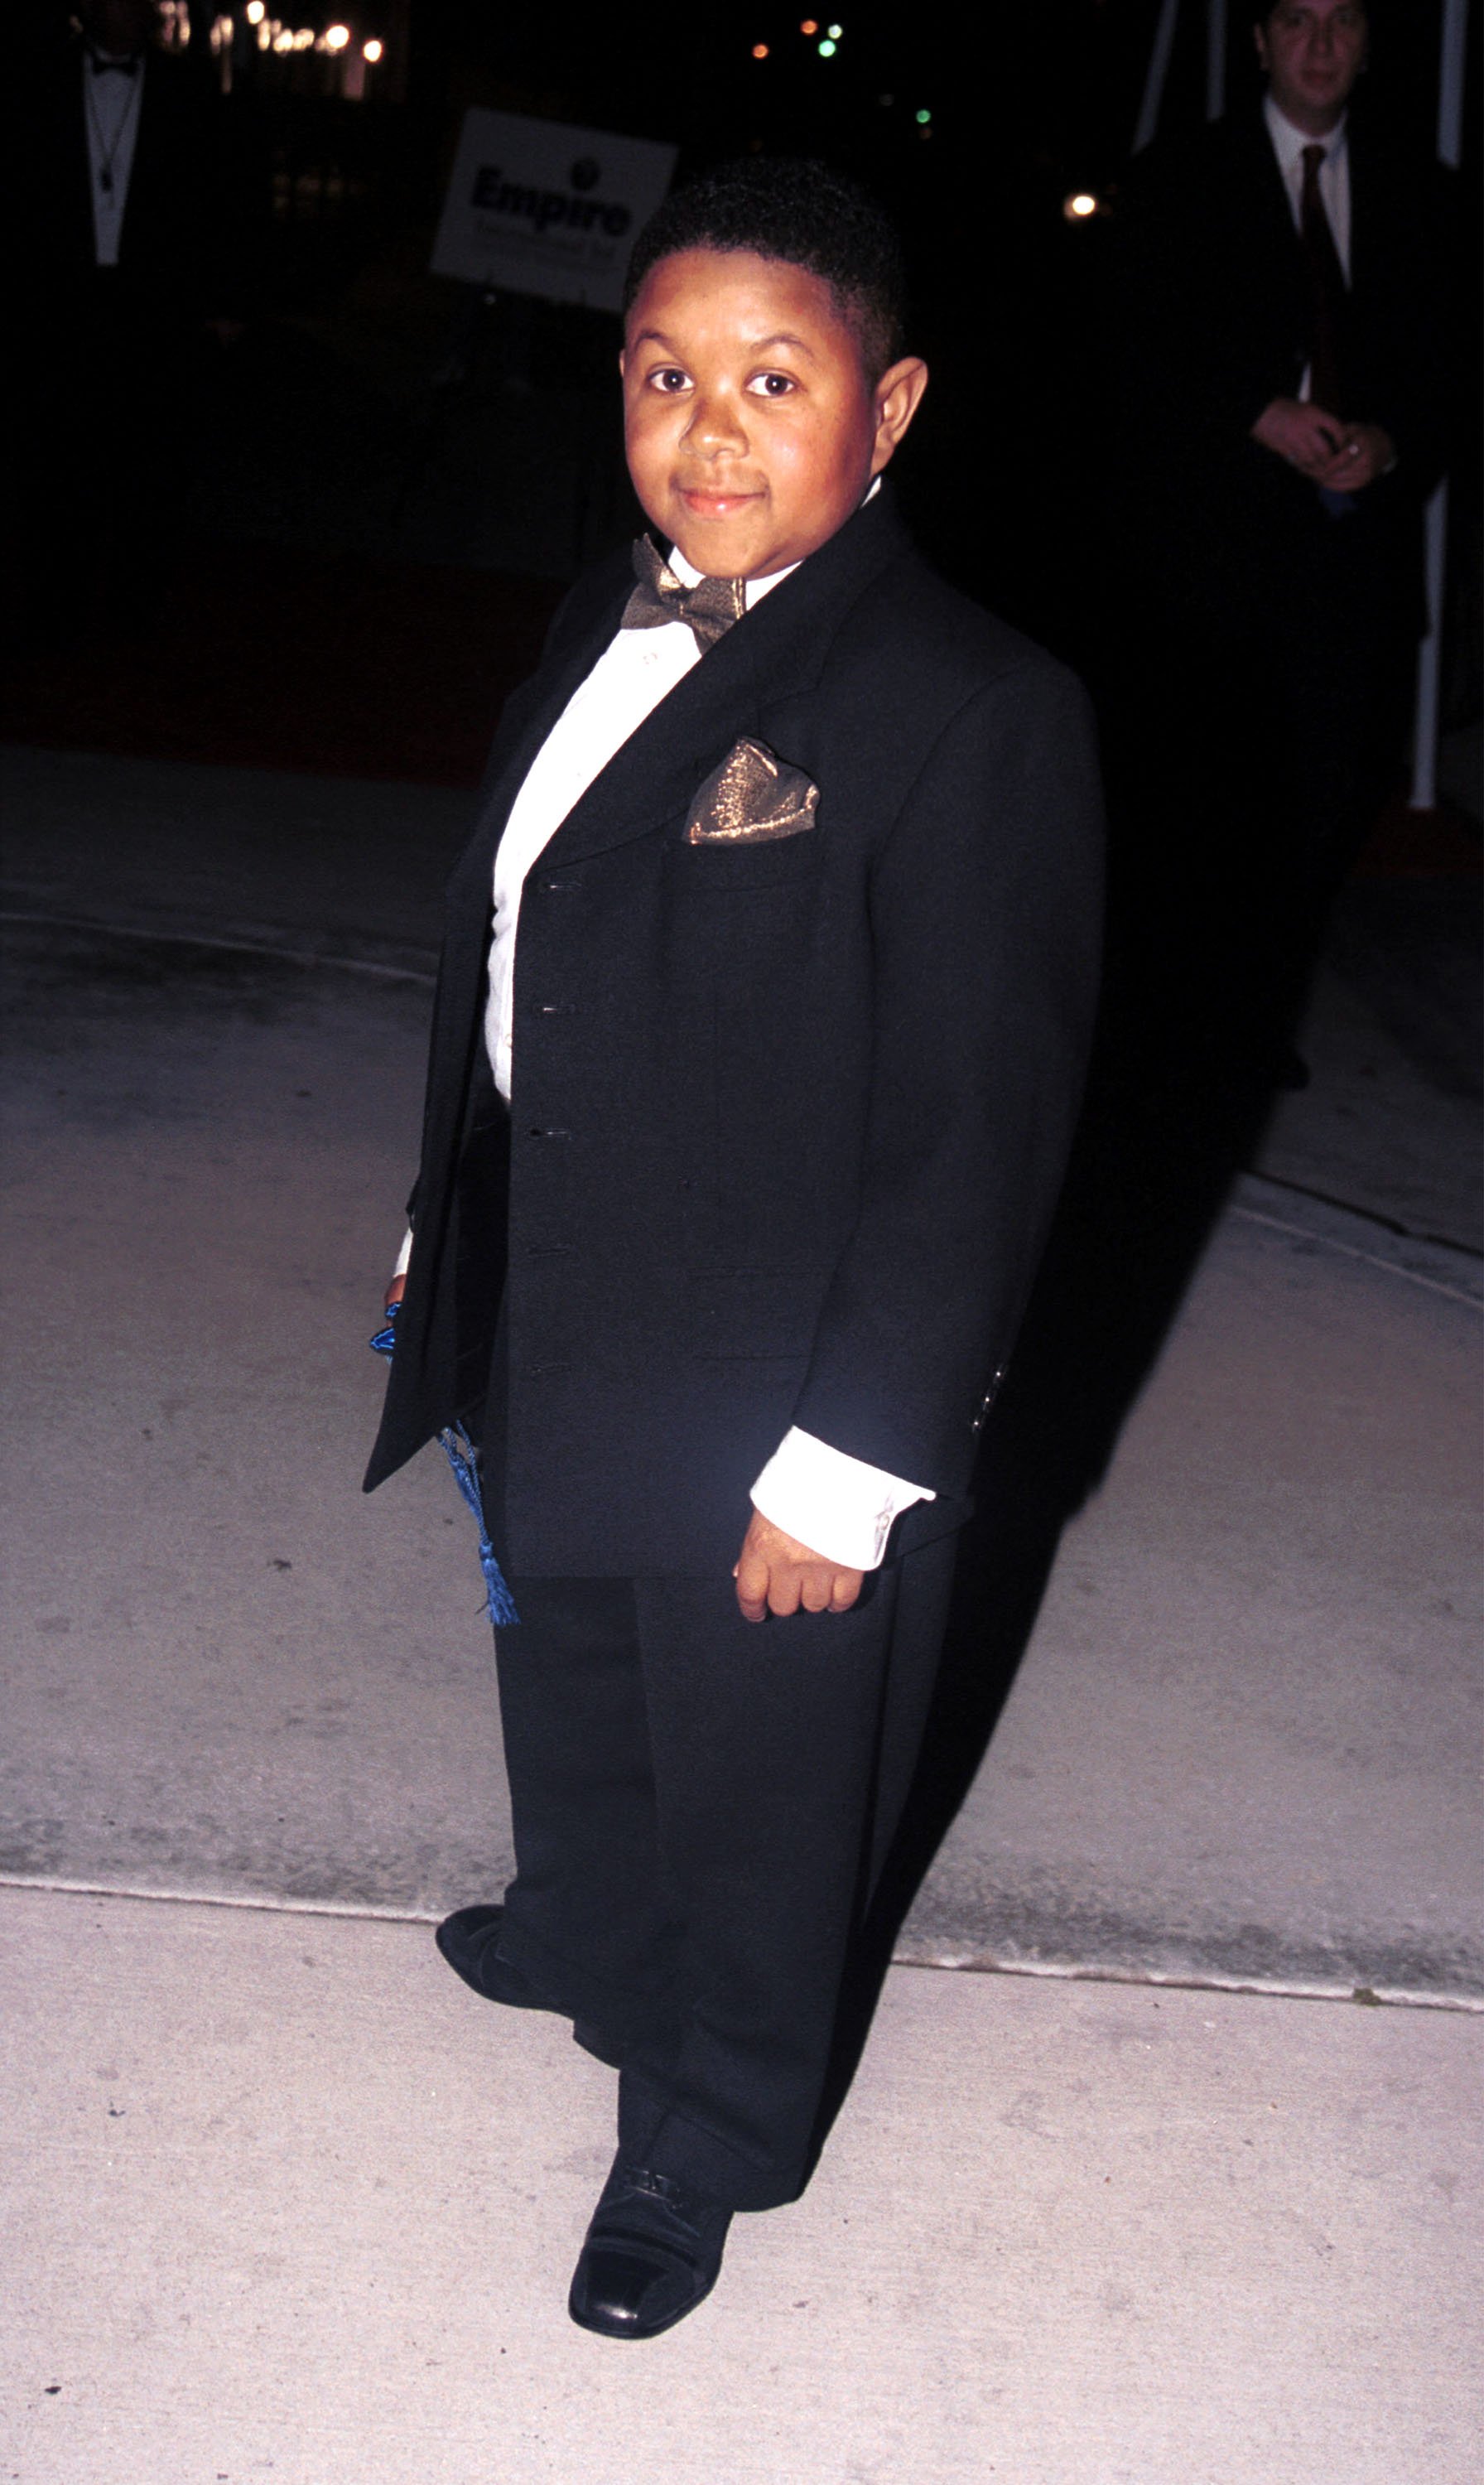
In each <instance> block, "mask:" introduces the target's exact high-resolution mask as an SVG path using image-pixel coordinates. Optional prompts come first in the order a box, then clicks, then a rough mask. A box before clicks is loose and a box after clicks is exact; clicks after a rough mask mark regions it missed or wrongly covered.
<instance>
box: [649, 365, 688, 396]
mask: <svg viewBox="0 0 1484 2485" xmlns="http://www.w3.org/2000/svg"><path fill="white" fill-rule="evenodd" d="M689 385H690V383H689V381H688V378H687V376H686V374H685V372H684V371H679V370H676V369H675V368H674V366H673V364H670V363H665V364H663V365H661V369H659V370H657V371H651V372H650V374H649V386H650V387H651V388H652V389H658V390H659V391H660V394H661V396H679V395H680V392H681V390H682V389H683V388H688V387H689Z"/></svg>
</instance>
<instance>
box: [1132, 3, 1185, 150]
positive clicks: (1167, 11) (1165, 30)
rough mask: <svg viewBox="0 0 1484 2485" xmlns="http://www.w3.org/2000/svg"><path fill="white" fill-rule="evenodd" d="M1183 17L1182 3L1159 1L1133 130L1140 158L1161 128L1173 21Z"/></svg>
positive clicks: (1172, 35) (1135, 145) (1172, 38)
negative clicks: (1156, 19) (1157, 17)
mask: <svg viewBox="0 0 1484 2485" xmlns="http://www.w3.org/2000/svg"><path fill="white" fill-rule="evenodd" d="M1179 14H1180V0H1160V12H1159V23H1158V25H1157V26H1156V27H1155V29H1154V49H1153V50H1152V52H1150V54H1149V68H1148V74H1147V77H1146V79H1145V81H1144V100H1143V102H1142V103H1141V104H1140V106H1139V119H1138V123H1137V125H1136V126H1135V129H1134V153H1135V154H1136V155H1141V154H1142V153H1143V152H1144V150H1145V149H1146V147H1147V145H1148V143H1149V140H1150V139H1151V138H1152V137H1153V135H1154V132H1155V130H1156V129H1157V128H1158V126H1159V107H1160V105H1161V104H1162V103H1163V101H1164V99H1165V79H1166V77H1167V76H1168V74H1169V70H1170V55H1171V53H1172V51H1173V50H1174V21H1175V19H1176V18H1177V17H1178V15H1179Z"/></svg>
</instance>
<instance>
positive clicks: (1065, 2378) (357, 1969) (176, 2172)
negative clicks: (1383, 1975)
mask: <svg viewBox="0 0 1484 2485" xmlns="http://www.w3.org/2000/svg"><path fill="white" fill-rule="evenodd" d="M0 1924H3V1925H4V1927H5V1934H6V1940H7V1946H8V1949H9V1950H10V1953H11V1958H12V1977H13V2001H12V2004H11V2007H10V2008H9V2010H8V2013H7V2016H8V2021H9V2031H10V2033H9V2038H8V2050H9V2053H10V2057H11V2063H12V2067H11V2070H10V2072H9V2074H8V2077H7V2088H8V2091H9V2100H8V2106H7V2112H6V2117H5V2121H6V2144H5V2154H6V2159H7V2161H8V2173H9V2180H8V2190H9V2193H10V2197H11V2201H12V2215H13V2229H12V2235H11V2240H10V2245H9V2250H8V2273H9V2274H8V2278H7V2289H6V2292H7V2297H8V2310H7V2317H6V2322H5V2333H6V2339H5V2345H4V2347H3V2350H0V2354H3V2358H4V2371H5V2388H4V2392H3V2398H4V2405H5V2409H6V2415H5V2417H4V2418H3V2419H0V2421H3V2425H4V2436H3V2439H4V2445H5V2450H6V2452H7V2453H8V2454H9V2455H8V2456H7V2457H6V2458H5V2460H4V2465H3V2469H0V2473H3V2474H5V2475H6V2476H8V2477H11V2478H13V2479H15V2480H17V2485H212V2480H216V2485H256V2480H257V2479H259V2478H269V2477H271V2478H272V2479H273V2480H274V2485H651V2480H654V2479H659V2478H662V2479H664V2480H665V2485H984V2480H988V2479H993V2480H996V2485H1472V2480H1473V2478H1474V2477H1475V2476H1476V2475H1477V2472H1478V2469H1477V2447H1478V2442H1477V2429H1476V2428H1477V2423H1478V2417H1479V2407H1478V2400H1477V2394H1476V2380H1475V2377H1476V2374H1477V2371H1478V2369H1479V2365H1478V2356H1477V2350H1478V2346H1479V2343H1480V2342H1479V2338H1478V2318H1477V2306H1478V2302H1479V2300H1480V2298H1479V2289H1478V2277H1479V2271H1478V2254H1477V2250H1476V2241H1477V2233H1478V2206H1479V2189H1480V2186H1479V2166H1478V2149H1477V2145H1476V2136H1475V2142H1474V2144H1472V2145H1471V2144H1470V2143H1469V2141H1468V2138H1467V2134H1468V2132H1469V2128H1470V2124H1471V2119H1472V2116H1473V2109H1474V2104H1475V2095H1474V2090H1475V2086H1476V2081H1477V2073H1478V2067H1479V2062H1478V2058H1479V2052H1480V2045H1481V2039H1484V2022H1481V2021H1480V2020H1479V2019H1478V2018H1476V2017H1472V2016H1466V2015H1462V2014H1458V2013H1455V2012H1451V2011H1443V2010H1387V2009H1369V2010H1367V2009H1361V2008H1358V2007H1356V2006H1355V2005H1353V2004H1347V2003H1319V2002H1307V2003H1306V2002H1291V2001H1285V2000H1282V1999H1276V1998H1263V1997H1258V1996H1254V1995H1233V1994H1228V1993H1216V1994H1213V1993H1193V1992H1170V1991H1168V1990H1167V1991H1164V1992H1157V1991H1154V1990H1152V1989H1150V1988H1149V1987H1147V1986H1142V1987H1128V1986H1119V1985H1108V1984H1092V1983H1089V1984H1047V1983H1044V1982H1041V1981H1039V1980H1035V1979H1031V1978H1024V1977H1005V1976H945V1975H940V1974H939V1975H934V1974H931V1973H925V1972H923V1971H921V1970H914V1969H911V1968H898V1969H896V1970H894V1971H893V1974H892V1977H891V1979H890V1981H889V1983H888V1986H887V1991H886V1995H885V1998H884V2001H883V2004H882V2007H881V2010H880V2012H879V2014H878V2018H877V2027H876V2031H875V2034H874V2038H873V2042H872V2045H871V2047H870V2050H869V2052H868V2054H867V2057H866V2061H865V2064H864V2066H863V2068H862V2071H861V2074H860V2077H859V2079H858V2081H857V2083H856V2086H855V2088H854V2090H853V2091H852V2093H851V2096H850V2100H849V2103H848V2104H847V2107H846V2110H845V2113H844V2115H843V2116H842V2117H841V2120H840V2123H839V2125H838V2126H837V2129H836V2132H835V2134H834V2138H833V2141H832V2144H831V2146H830V2147H829V2149H828V2151H827V2152H826V2154H825V2157H824V2160H823V2165H822V2167H821V2170H820V2172H819V2174H818V2176H817V2177H816V2179H815V2181H814V2183H813V2184H812V2185H811V2187H810V2190H809V2192H808V2193H807V2194H806V2196H805V2198H804V2199H803V2200H802V2201H801V2202H800V2203H799V2204H798V2205H797V2206H796V2208H793V2209H790V2210H786V2211H781V2212H779V2213H777V2214H776V2215H773V2216H769V2217H767V2218H741V2219H739V2220H738V2221H737V2222H736V2224H735V2226H734V2227H733V2231H732V2237H731V2240H730V2243H729V2248H728V2253H727V2263H726V2266H725V2268H724V2270H723V2272H722V2277H721V2281H720V2284H719V2285H718V2287H717V2289H716V2292H715V2295H714V2297H713V2298H712V2299H711V2301H710V2303H708V2304H706V2305H704V2306H703V2307H702V2308H701V2309H700V2310H699V2311H698V2312H696V2313H695V2314H694V2315H693V2316H692V2318H691V2319H690V2320H689V2321H688V2322H686V2323H685V2324H683V2325H682V2327H681V2328H680V2329H679V2330H676V2331H674V2332H672V2333H671V2334H670V2335H668V2336H667V2337H665V2338H662V2339H659V2340H656V2341H655V2342H654V2344H653V2345H652V2346H648V2347H643V2348H626V2347H624V2346H621V2345H617V2344H614V2343H612V2342H610V2341H606V2340H600V2339H594V2338H590V2337H588V2336H586V2335H584V2334H583V2333H581V2332H579V2331H577V2330H576V2329H574V2328H573V2327H572V2325H571V2324H570V2323H569V2321H568V2320H567V2317H566V2312H565V2294H566V2286H567V2280H568V2278H569V2275H570V2270H571V2264H572V2261H573V2259H574V2258H575V2256H576V2253H577V2250H578V2247H579V2245H580V2241H581V2235H582V2229H583V2226H584V2225H585V2223H586V2219H587V2216H588V2214H589V2211H590V2208H591V2204H592V2199H593V2196H594V2194H595V2193H596V2190H597V2188H598V2185H599V2183H600V2182H601V2180H602V2176H603V2173H604V2172H605V2171H606V2168H607V2143H606V2139H605V2129H606V2125H607V2119H608V2116H609V2114H610V2112H611V2102H610V2097H611V2089H612V2077H611V2074H610V2073H607V2072H605V2071H603V2070H601V2069H600V2068H599V2066H598V2065H597V2064H595V2063H593V2062H589V2061H588V2060H587V2058H586V2057H585V2056H582V2055H580V2054H579V2052H578V2050H577V2048H576V2047H575V2046H574V2045H573V2044H572V2043H571V2041H570V2039H569V2038H568V2037H567V2036H566V2034H565V2032H564V2031H562V2030H559V2029H558V2028H557V2027H556V2025H555V2024H554V2023H553V2022H550V2021H536V2020H532V2019H531V2018H529V2017H527V2016H519V2017H517V2016H513V2015H511V2014H501V2013H499V2012H498V2011H497V2010H495V2009H494V2008H492V2007H488V2006H483V2005H481V2004H480V2003H479V2002H478V2001H477V2000H476V1999H475V1998H474V1997H473V1996H472V1995H471V1994H468V1993H466V1992H465V1991H464V1990H463V1988H462V1987H460V1986H459V1985H457V1984H456V1983H455V1982H454V1980H453V1979H452V1978H451V1977H449V1976H448V1975H447V1973H446V1971H445V1970H444V1969H442V1967H441V1965H440V1963H439V1961H438V1959H437V1957H436V1955H435V1953H434V1952H433V1949H432V1945H431V1943H430V1942H429V1941H428V1940H427V1938H426V1935H425V1934H424V1933H422V1932H421V1931H420V1930H418V1928H415V1927H413V1926H409V1925H389V1924H376V1923H370V1922H367V1921H366V1920H364V1918H362V1919H356V1920H352V1921H346V1920H344V1919H339V1920H333V1919H325V1918H313V1917H306V1916H302V1915H301V1916H289V1915H285V1914H283V1913H281V1912H274V1911H271V1910H252V1911H249V1910H246V1909H242V1908H232V1907H206V1906H201V1905H189V1904H165V1905H160V1904H152V1905H151V1904H146V1903H142V1902H139V1901H130V1900H126V1899H96V1898H67V1897H61V1896H58V1895H55V1894H53V1893H47V1892H41V1891H14V1890H13V1891H7V1892H0Z"/></svg>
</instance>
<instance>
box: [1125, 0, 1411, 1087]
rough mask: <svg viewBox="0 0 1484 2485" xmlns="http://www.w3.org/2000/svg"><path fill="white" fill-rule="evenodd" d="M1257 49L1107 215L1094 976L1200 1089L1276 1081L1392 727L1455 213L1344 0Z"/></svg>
mask: <svg viewBox="0 0 1484 2485" xmlns="http://www.w3.org/2000/svg"><path fill="white" fill-rule="evenodd" d="M1254 40H1255V45H1256V50H1257V56H1258V60H1259V62H1260V64H1261V68H1262V70H1263V72H1264V78H1265V92H1264V93H1263V95H1262V97H1261V99H1260V101H1258V102H1256V103H1255V105H1254V106H1253V107H1252V108H1251V109H1245V110H1241V111H1237V112H1234V113H1232V114H1231V115H1230V116H1229V117H1228V119H1227V120H1225V121H1221V122H1218V123H1214V124H1211V125H1209V126H1207V127H1205V128H1203V129H1201V131H1200V132H1199V134H1197V135H1195V136H1194V137H1191V136H1181V137H1178V138H1175V139H1173V140H1171V141H1168V142H1160V143H1157V144H1156V145H1155V146H1153V147H1152V148H1150V149H1149V150H1148V151H1147V154H1145V155H1144V156H1142V157H1140V158H1139V159H1138V161H1137V162H1136V163H1135V165H1134V167H1133V169H1132V172H1131V173H1130V176H1129V178H1128V181H1127V185H1126V191H1125V194H1124V196H1123V198H1122V201H1121V203H1120V216H1119V219H1118V229H1117V236H1116V241H1117V259H1118V266H1117V276H1116V283H1115V287H1114V302H1113V319H1112V328H1111V357H1112V378H1113V398H1114V405H1113V412H1114V422H1113V426H1112V432H1111V437H1110V440H1109V443H1108V450H1109V453H1108V457H1107V460H1106V474H1107V478H1108V501H1109V507H1110V518H1111V536H1112V544H1113V551H1114V564H1113V589H1112V597H1113V600H1112V611H1111V616H1110V617H1111V626H1110V630H1109V634H1108V635H1109V638H1110V642H1116V644H1117V650H1118V654H1117V658H1116V661H1115V663H1114V666H1113V668H1112V674H1111V687H1110V695H1109V697H1108V701H1107V709H1108V716H1107V723H1108V733H1109V742H1110V746H1111V764H1110V781H1111V787H1112V791H1113V795H1114V798H1115V801H1114V810H1115V820H1116V842H1115V849H1114V855H1115V881H1114V888H1115V908H1116V911H1115V921H1114V939H1113V944H1112V945H1113V957H1112V965H1113V969H1114V972H1115V975H1116V976H1121V977H1122V978H1123V980H1124V981H1125V983H1127V984H1128V985H1129V986H1130V987H1131V988H1132V990H1133V991H1134V992H1135V994H1136V996H1137V998H1138V1002H1139V1005H1140V1006H1142V1007H1143V1009H1144V1010H1145V1012H1146V1017H1147V1026H1148V1027H1149V1029H1150V1030H1152V1031H1153V1035H1154V1041H1155V1042H1156V1043H1157V1044H1158V1045H1160V1046H1163V1047H1165V1048H1166V1049H1168V1050H1174V1051H1178V1050H1179V1049H1180V1048H1182V1047H1183V1048H1185V1049H1186V1051H1187V1052H1188V1054H1189V1057H1190V1059H1191V1061H1192V1064H1193V1066H1196V1067H1198V1068H1199V1072H1200V1074H1201V1076H1204V1075H1205V1074H1207V1073H1208V1072H1210V1071H1211V1070H1213V1069H1214V1070H1216V1071H1217V1072H1219V1073H1227V1072H1231V1073H1234V1074H1235V1075H1237V1076H1238V1077H1247V1078H1250V1077H1252V1076H1254V1075H1255V1076H1256V1077H1257V1079H1259V1080H1260V1079H1274V1078H1276V1079H1281V1080H1284V1081H1286V1082H1287V1083H1291V1084H1297V1083H1302V1079H1303V1077H1304V1075H1305V1074H1304V1070H1303V1065H1302V1064H1301V1063H1300V1062H1299V1061H1298V1059H1297V1056H1296V1053H1295V1051H1294V1035H1295V1031H1296V1028H1297V1025H1298V1022H1299V1019H1300V1016H1301V1013H1302V1009H1303V1006H1304V1001H1305V997H1306V993H1307V988H1308V983H1309V974H1310V970H1311V968H1312V964H1313V960H1314V957H1315V955H1316V952H1317V948H1318V945H1319V942H1320V941H1321V939H1322V936H1323V931H1324V926H1325V921H1326V917H1327V915H1328V912H1329V910H1330V907H1331V904H1332V902H1333V899H1334V897H1335V895H1336V891H1337V889H1338V887H1339V885H1340V883H1341V881H1342V879H1343V878H1344V876H1345V874H1346V872H1347V871H1348V869H1349V868H1350V866H1351V864H1352V863H1353V862H1354V860H1355V859H1356V857H1357V854H1358V852H1359V850H1360V847H1361V845H1362V843H1363V840H1364V837H1365V835H1366V833H1367V830H1368V828H1369V826H1370V824H1371V822H1372V820H1373V818H1374V814H1375V810H1376V807H1377V804H1378V801H1379V799H1380V797H1381V796H1382V794H1383V793H1384V790H1385V787H1386V784H1387V780H1388V773H1389V770H1390V769H1391V768H1392V767H1394V765H1395V764H1396V762H1397V759H1398V757H1399V755H1400V752H1401V750H1402V747H1403V742H1404V737H1405V732H1406V726H1407V721H1408V716H1409V713H1410V691H1411V685H1412V681H1413V675H1414V659H1415V654H1416V649H1417V640H1418V636H1419V633H1420V631H1421V629H1422V627H1423V625H1424V613H1423V596H1422V566H1421V562H1422V527H1421V517H1422V507H1423V504H1424V502H1425V501H1426V499H1427V496H1428V494H1429V493H1430V491H1431V490H1432V487H1433V485H1434V484H1435V483H1436V482H1437V480H1438V478H1439V477H1440V475H1441V474H1442V472H1443V470H1444V459H1445V442H1446V431H1447V420H1446V410H1447V396H1448V390H1447V380H1446V359H1445V358H1446V353H1447V342H1448V340H1447V315H1448V314H1447V299H1448V266H1449V259H1450V247H1449V236H1450V229H1451V215H1452V207H1451V201H1450V197H1449V191H1448V177H1447V176H1446V175H1445V174H1444V172H1443V170H1442V169H1441V168H1440V167H1439V165H1438V164H1437V162H1436V161H1435V160H1434V159H1432V158H1431V157H1429V156H1427V155H1425V154H1422V153H1420V152H1417V151H1414V150H1410V149H1408V148H1407V147H1405V146H1404V145H1402V144H1400V143H1398V142H1397V141H1396V140H1394V139H1393V137H1392V136H1391V135H1390V133H1389V131H1388V127H1387V120H1386V113H1385V109H1384V102H1385V98H1384V97H1383V96H1375V95H1368V96H1365V95H1363V89H1362V86H1361V81H1362V79H1363V73H1364V71H1365V69H1366V67H1367V62H1368V58H1369V50H1370V26H1369V22H1368V17H1367V12H1366V9H1365V7H1364V6H1363V0H1279V5H1278V6H1276V7H1265V8H1262V9H1261V10H1260V11H1259V12H1258V13H1257V14H1256V15H1255V24H1254Z"/></svg>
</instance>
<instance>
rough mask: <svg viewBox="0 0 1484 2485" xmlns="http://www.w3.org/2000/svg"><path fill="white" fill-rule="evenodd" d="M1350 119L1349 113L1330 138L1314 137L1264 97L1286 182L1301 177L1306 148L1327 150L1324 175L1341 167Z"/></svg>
mask: <svg viewBox="0 0 1484 2485" xmlns="http://www.w3.org/2000/svg"><path fill="white" fill-rule="evenodd" d="M1349 117H1350V116H1349V114H1348V113H1341V114H1340V117H1339V119H1338V121H1336V123H1335V126H1334V128H1333V129H1332V130H1331V131H1330V132H1329V134H1328V136H1326V137H1324V138H1311V137H1310V136H1309V131H1308V130H1307V129H1296V128H1295V127H1294V125H1293V123H1292V122H1291V121H1290V120H1289V119H1288V116H1287V114H1286V113H1282V112H1280V111H1279V109H1278V106H1277V104H1276V103H1275V102H1274V100H1273V98H1272V96H1270V95H1265V96H1263V98H1262V118H1263V120H1264V121H1265V122H1266V123H1267V125H1268V136H1269V137H1270V138H1271V139H1272V141H1273V146H1274V150H1275V152H1276V153H1277V156H1278V169H1279V171H1280V172H1281V173H1282V177H1283V179H1284V180H1285V181H1291V180H1292V179H1293V178H1294V177H1295V175H1297V174H1301V172H1302V166H1303V160H1304V150H1305V148H1306V147H1322V148H1323V149H1324V162H1323V164H1322V166H1321V167H1320V170H1321V171H1322V172H1324V173H1328V172H1329V171H1330V170H1331V168H1332V167H1333V166H1336V165H1337V164H1338V162H1339V159H1340V157H1341V156H1342V155H1343V154H1344V152H1345V124H1346V123H1347V121H1348V120H1349Z"/></svg>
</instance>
